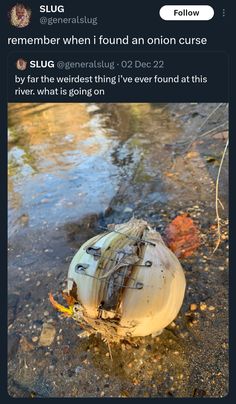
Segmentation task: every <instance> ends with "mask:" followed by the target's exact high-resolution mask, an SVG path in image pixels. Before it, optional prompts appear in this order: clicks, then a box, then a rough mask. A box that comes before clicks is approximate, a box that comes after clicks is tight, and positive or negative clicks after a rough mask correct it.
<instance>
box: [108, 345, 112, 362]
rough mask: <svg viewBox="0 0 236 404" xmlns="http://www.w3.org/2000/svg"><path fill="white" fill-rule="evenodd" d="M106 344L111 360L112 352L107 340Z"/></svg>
mask: <svg viewBox="0 0 236 404" xmlns="http://www.w3.org/2000/svg"><path fill="white" fill-rule="evenodd" d="M107 346H108V350H109V354H110V358H111V360H112V361H113V357H112V353H111V346H110V344H109V342H108V341H107Z"/></svg>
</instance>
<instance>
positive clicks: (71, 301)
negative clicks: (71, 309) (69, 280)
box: [61, 292, 76, 306]
mask: <svg viewBox="0 0 236 404" xmlns="http://www.w3.org/2000/svg"><path fill="white" fill-rule="evenodd" d="M61 294H62V297H63V299H65V301H66V303H67V304H68V306H74V304H75V302H76V299H75V298H74V297H73V296H70V295H68V294H67V293H65V292H61Z"/></svg>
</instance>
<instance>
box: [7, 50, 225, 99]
mask: <svg viewBox="0 0 236 404" xmlns="http://www.w3.org/2000/svg"><path fill="white" fill-rule="evenodd" d="M8 73H9V81H8V83H9V86H8V101H9V102H17V101H18V102H21V101H22V102H23V101H24V102H25V101H29V102H34V101H37V102H38V101H43V102H46V101H56V102H65V101H69V102H80V101H81V102H85V101H86V102H95V101H96V102H113V101H114V102H119V101H122V102H130V101H135V102H139V101H140V102H143V101H149V102H152V101H153V102H155V101H159V102H160V101H161V102H170V101H172V102H189V101H199V102H201V101H204V102H211V101H213V100H214V102H226V101H227V100H228V95H229V94H228V92H229V88H228V87H229V86H228V80H229V77H228V76H229V75H228V57H227V55H226V54H225V53H221V52H182V53H180V52H178V53H175V52H155V53H144V52H139V53H134V52H129V53H127V52H123V53H120V52H119V53H114V52H113V53H100V52H96V53H94V54H91V53H85V52H84V53H69V52H66V53H60V54H59V53H48V52H44V53H41V52H40V53H39V52H37V53H36V52H33V53H31V52H14V53H12V54H11V55H10V57H9V60H8Z"/></svg>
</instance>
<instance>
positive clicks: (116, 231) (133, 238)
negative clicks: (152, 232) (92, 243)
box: [99, 226, 156, 247]
mask: <svg viewBox="0 0 236 404" xmlns="http://www.w3.org/2000/svg"><path fill="white" fill-rule="evenodd" d="M99 228H100V229H102V230H106V231H108V232H109V233H112V232H114V233H118V234H122V235H123V236H125V237H127V238H128V239H130V240H135V241H140V242H141V243H147V244H150V245H152V246H153V247H155V246H156V244H155V243H153V242H152V241H149V240H145V239H142V238H137V237H132V236H128V235H127V234H124V233H122V232H121V231H118V230H110V229H108V228H107V227H103V226H99Z"/></svg>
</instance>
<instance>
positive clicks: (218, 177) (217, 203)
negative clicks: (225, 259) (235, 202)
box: [213, 139, 229, 254]
mask: <svg viewBox="0 0 236 404" xmlns="http://www.w3.org/2000/svg"><path fill="white" fill-rule="evenodd" d="M228 145H229V139H227V142H226V145H225V148H224V152H223V154H222V157H221V161H220V166H219V170H218V174H217V179H216V195H215V208H216V219H217V235H218V239H217V243H216V246H215V248H214V251H213V254H214V252H215V251H216V250H217V249H218V247H219V245H220V241H221V232H220V220H221V219H220V215H219V202H220V199H219V180H220V173H221V169H222V165H223V162H224V158H225V154H226V150H227V148H228ZM220 204H221V202H220Z"/></svg>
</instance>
